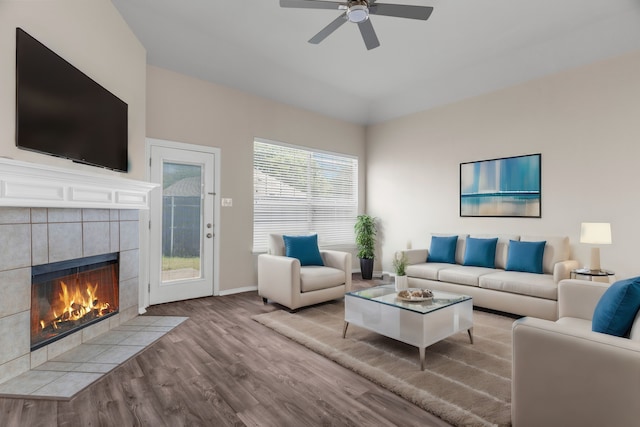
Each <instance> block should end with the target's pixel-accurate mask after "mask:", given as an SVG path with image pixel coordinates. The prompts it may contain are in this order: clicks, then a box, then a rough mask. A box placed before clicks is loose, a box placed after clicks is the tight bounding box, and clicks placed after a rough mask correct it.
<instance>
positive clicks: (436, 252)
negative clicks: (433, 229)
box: [427, 236, 458, 264]
mask: <svg viewBox="0 0 640 427" xmlns="http://www.w3.org/2000/svg"><path fill="white" fill-rule="evenodd" d="M457 244H458V236H431V246H430V247H429V256H428V257H427V262H445V263H448V264H455V263H456V246H457Z"/></svg>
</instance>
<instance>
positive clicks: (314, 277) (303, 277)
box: [300, 265, 345, 292]
mask: <svg viewBox="0 0 640 427" xmlns="http://www.w3.org/2000/svg"><path fill="white" fill-rule="evenodd" d="M344 282H345V275H344V271H342V270H338V269H337V268H333V267H320V266H317V265H310V266H306V267H300V291H301V292H311V291H317V290H319V289H327V288H332V287H334V286H340V285H342V284H343V283H344Z"/></svg>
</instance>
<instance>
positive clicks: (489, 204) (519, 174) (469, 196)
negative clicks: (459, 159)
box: [460, 153, 542, 218]
mask: <svg viewBox="0 0 640 427" xmlns="http://www.w3.org/2000/svg"><path fill="white" fill-rule="evenodd" d="M460 216H461V217H510V218H513V217H515V218H541V217H542V154H540V153H537V154H526V155H522V156H514V157H502V158H498V159H488V160H479V161H473V162H466V163H460Z"/></svg>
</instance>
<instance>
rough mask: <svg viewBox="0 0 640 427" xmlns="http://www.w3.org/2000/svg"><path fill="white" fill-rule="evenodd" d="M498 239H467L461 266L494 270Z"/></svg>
mask: <svg viewBox="0 0 640 427" xmlns="http://www.w3.org/2000/svg"><path fill="white" fill-rule="evenodd" d="M497 244H498V238H497V237H496V238H493V239H476V238H474V237H467V240H466V247H465V249H464V262H463V263H462V264H463V265H473V266H476V267H488V268H494V267H495V266H496V245H497Z"/></svg>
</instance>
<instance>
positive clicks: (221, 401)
mask: <svg viewBox="0 0 640 427" xmlns="http://www.w3.org/2000/svg"><path fill="white" fill-rule="evenodd" d="M375 284H376V281H375V280H374V281H361V280H358V277H354V287H356V288H362V287H369V286H372V285H375ZM279 309H281V308H280V307H278V306H275V305H273V304H268V305H263V303H262V299H261V298H260V297H259V296H258V294H257V292H245V293H242V294H236V295H229V296H224V297H211V298H201V299H195V300H188V301H181V302H176V303H170V304H162V305H157V306H152V307H150V308H149V310H148V313H149V314H150V315H156V316H157V315H171V316H188V317H189V320H187V321H186V322H184V323H183V324H181V325H180V326H178V327H177V328H176V329H174V330H173V331H171V332H170V333H169V334H167V335H166V336H164V337H163V338H162V339H160V340H159V341H158V342H156V343H155V344H154V345H152V346H151V347H150V348H148V349H147V350H145V351H144V352H143V353H141V354H140V355H138V356H136V357H135V358H133V359H131V360H129V361H128V362H126V363H125V364H123V365H122V366H120V367H119V368H117V369H116V370H114V371H113V372H111V373H110V374H109V375H107V376H106V377H105V378H104V379H102V380H101V381H99V382H97V383H95V384H93V385H91V386H90V387H88V388H87V389H85V390H84V391H82V392H81V393H80V394H79V395H78V396H76V397H75V398H74V399H73V400H71V401H48V400H29V399H6V398H4V399H0V426H2V427H14V426H16V427H17V426H20V427H21V426H29V427H33V426H42V427H49V426H65V427H66V426H118V427H125V426H153V427H160V426H167V427H174V426H260V427H263V426H278V427H287V426H292V427H294V426H295V427H297V426H433V427H443V426H448V425H449V424H447V423H445V422H444V421H442V420H440V419H438V418H436V417H434V416H433V415H431V414H429V413H428V412H426V411H424V410H422V409H420V408H418V407H417V406H415V405H413V404H411V403H409V402H408V401H406V400H404V399H402V398H400V397H398V396H396V395H395V394H393V393H391V392H389V391H387V390H385V389H383V388H381V387H378V386H377V385H375V384H373V383H372V382H370V381H368V380H366V379H364V378H362V377H360V376H359V375H357V374H355V373H353V372H352V371H349V370H347V369H345V368H343V367H341V366H340V365H337V364H336V363H334V362H332V361H330V360H328V359H325V358H324V357H322V356H320V355H318V354H316V353H314V352H312V351H311V350H308V349H306V348H305V347H303V346H301V345H299V344H297V343H294V342H293V341H290V340H289V339H287V338H285V337H282V336H281V335H279V334H277V333H275V332H273V331H272V330H270V329H268V328H266V327H264V326H262V325H260V324H258V323H257V322H254V321H253V320H251V318H250V317H251V316H252V315H254V314H259V313H264V312H268V311H272V310H279Z"/></svg>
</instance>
